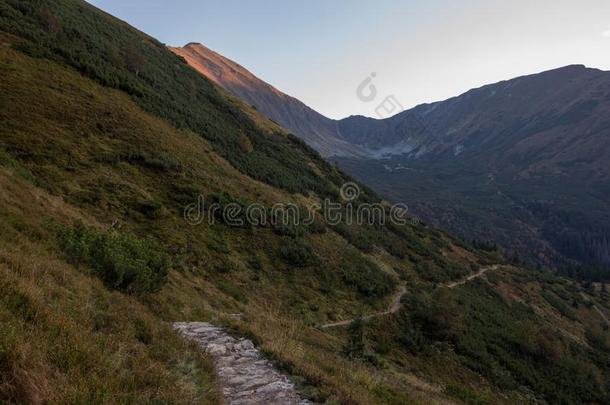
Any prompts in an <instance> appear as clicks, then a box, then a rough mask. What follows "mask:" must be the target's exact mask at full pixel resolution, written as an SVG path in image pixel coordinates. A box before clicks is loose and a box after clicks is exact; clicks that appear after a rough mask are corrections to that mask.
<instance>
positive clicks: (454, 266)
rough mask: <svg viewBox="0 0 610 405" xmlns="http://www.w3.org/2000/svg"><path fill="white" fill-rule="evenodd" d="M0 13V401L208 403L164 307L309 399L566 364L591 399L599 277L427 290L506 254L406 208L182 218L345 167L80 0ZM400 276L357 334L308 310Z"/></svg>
mask: <svg viewBox="0 0 610 405" xmlns="http://www.w3.org/2000/svg"><path fill="white" fill-rule="evenodd" d="M0 28H1V29H2V31H3V33H2V34H0V44H1V45H0V74H1V77H2V81H0V94H1V95H2V97H1V99H0V100H1V103H2V109H1V110H0V119H1V122H2V126H1V127H0V148H1V149H0V185H1V187H0V227H1V231H2V232H0V235H1V236H0V269H1V270H2V271H1V272H0V289H2V293H3V294H2V298H1V299H0V317H1V320H2V330H1V334H0V370H1V371H2V373H1V374H0V400H1V401H8V402H17V403H20V402H45V401H47V402H68V403H82V402H102V403H114V402H134V403H140V402H141V403H150V402H176V403H193V402H206V401H207V402H210V403H215V402H217V401H218V393H217V390H216V388H215V387H216V382H215V381H214V377H213V373H212V370H211V365H210V362H209V360H208V359H207V358H206V357H205V356H204V355H202V354H201V353H199V352H197V351H196V350H194V349H193V348H191V347H187V346H186V345H184V344H183V343H182V341H181V340H180V339H178V338H177V337H176V336H175V335H174V334H173V333H172V332H171V331H170V329H169V326H168V322H172V321H211V322H214V323H217V324H223V325H226V326H227V327H229V328H231V329H232V330H233V332H235V333H239V334H246V335H248V336H250V337H252V338H253V339H254V340H255V341H256V342H257V343H258V344H259V345H260V346H261V347H262V348H263V350H264V351H265V353H266V354H268V355H269V356H270V357H272V358H273V359H274V360H276V361H277V362H278V364H279V365H280V366H282V367H283V368H284V369H285V370H286V371H288V372H290V373H291V374H293V375H294V377H295V379H296V380H297V381H298V382H299V385H300V388H301V389H302V390H303V392H304V394H305V395H308V396H310V397H311V398H312V399H315V400H319V401H336V402H339V403H363V404H371V403H408V402H421V403H426V402H428V401H430V400H431V399H433V400H437V401H447V400H450V399H452V400H456V401H465V402H476V401H479V402H481V401H483V402H484V401H487V402H490V403H491V402H496V403H497V402H506V403H510V402H514V401H522V402H523V401H526V400H528V399H532V398H539V399H546V400H550V401H553V402H561V401H563V402H565V403H574V402H577V399H578V398H579V396H580V395H582V389H580V388H579V387H580V386H581V382H582V381H587V384H588V385H587V387H588V388H587V391H588V392H589V393H590V394H588V396H587V397H584V398H585V400H589V401H591V402H604V401H606V400H607V392H606V384H605V382H606V381H607V378H608V375H609V373H608V364H607V362H605V360H604V359H605V358H607V353H608V346H607V340H608V336H607V331H604V330H603V329H602V328H601V327H600V326H599V322H600V319H599V315H598V314H597V312H596V308H597V309H600V310H602V311H607V308H606V307H605V306H604V305H606V304H607V303H606V302H604V301H602V298H601V297H602V295H600V293H595V294H593V293H592V292H589V293H587V294H588V295H587V298H586V300H585V299H584V298H582V296H581V291H580V290H579V289H578V288H579V287H577V286H572V285H571V284H570V283H568V282H566V281H565V280H562V279H559V278H556V277H554V276H550V275H544V274H537V273H536V274H534V275H530V274H529V273H528V272H527V271H526V270H523V269H516V268H508V267H507V268H504V267H503V268H501V269H500V270H498V272H497V274H496V275H495V276H492V275H488V276H486V277H485V279H480V280H478V281H476V284H468V285H466V286H463V287H459V288H454V289H449V290H446V291H445V289H444V288H443V287H441V286H442V285H443V284H444V283H447V282H449V281H451V280H459V279H461V278H463V277H465V276H467V275H468V274H470V273H471V272H472V271H473V270H478V269H479V268H481V267H484V266H487V265H490V264H495V263H503V262H504V259H503V258H502V256H501V254H500V252H497V251H491V252H486V251H481V250H477V249H475V248H473V247H470V246H467V245H464V244H462V243H460V242H459V241H457V240H455V239H453V238H451V237H449V236H447V235H445V234H443V233H440V232H437V231H434V230H432V229H429V228H427V227H425V226H423V225H421V224H413V223H409V224H407V225H405V226H373V225H372V226H357V225H348V224H346V223H341V224H338V225H332V226H331V225H329V224H326V223H324V221H323V220H322V218H318V221H317V223H316V224H315V225H314V226H288V227H279V226H271V225H267V226H240V227H235V226H229V225H228V224H226V223H216V224H214V225H203V224H202V225H199V226H191V225H188V224H187V223H186V222H185V220H184V218H183V211H184V208H185V206H187V205H188V204H191V203H193V202H196V201H197V196H198V195H199V194H201V195H204V196H205V197H206V198H210V199H212V200H214V201H217V202H218V203H220V204H221V205H226V204H229V203H236V204H241V205H245V204H248V203H250V202H256V203H259V204H262V205H263V206H264V207H266V208H268V207H271V206H272V205H273V204H275V203H278V202H282V203H294V204H297V205H299V206H309V205H311V204H313V203H316V202H318V203H319V202H320V200H321V199H322V198H324V197H331V198H334V199H337V196H338V194H339V193H338V188H339V186H340V185H341V184H342V182H344V181H346V180H348V179H347V177H346V176H345V175H343V174H342V173H340V172H339V171H337V170H336V169H335V168H333V167H332V166H330V165H328V164H327V163H325V162H324V161H323V160H321V159H320V158H319V157H318V156H317V155H316V154H315V153H313V152H312V151H311V150H310V149H308V148H307V147H305V146H303V145H302V144H301V143H299V142H298V141H296V140H295V139H294V138H293V137H292V136H289V135H286V134H285V132H284V131H283V130H282V129H281V128H279V127H277V126H275V125H274V124H273V123H271V122H269V121H266V120H265V119H263V118H262V117H259V116H257V115H256V113H255V112H253V111H252V110H250V109H248V108H247V107H245V106H243V105H242V104H241V103H239V102H238V101H236V100H234V99H232V98H230V97H227V96H226V95H225V94H224V93H223V92H222V91H220V90H218V89H216V88H215V87H213V86H212V85H211V84H210V83H209V82H207V81H206V80H205V79H203V78H201V77H200V76H199V75H198V74H196V73H195V72H194V71H191V70H190V69H189V68H188V67H187V66H186V65H185V64H184V63H183V62H182V61H181V60H180V59H177V58H176V57H174V56H173V55H172V54H171V53H170V52H169V51H167V50H165V48H164V47H163V46H161V45H160V44H158V43H157V42H156V41H154V40H153V39H151V38H149V37H147V36H145V35H144V34H141V33H139V32H138V31H136V30H134V29H132V28H130V27H129V26H127V25H126V24H124V23H122V22H120V21H118V20H116V19H114V18H112V17H110V16H107V15H105V14H103V13H101V12H100V11H98V10H96V9H95V8H93V7H91V6H88V5H87V4H85V3H81V2H76V1H36V2H11V1H2V2H0ZM112 49H115V51H113V50H112ZM138 52H139V53H140V55H141V56H142V57H143V59H144V60H145V62H142V59H141V58H136V59H137V60H136V61H129V60H128V59H129V58H128V55H133V54H134V53H136V54H137V53H138ZM135 62H141V63H135ZM375 199H376V197H375V196H374V195H373V194H372V193H369V192H366V191H365V192H364V193H363V195H362V196H361V198H360V199H359V200H357V201H356V203H357V204H360V203H363V202H367V201H374V200H375ZM77 221H80V222H81V223H83V224H85V225H84V227H83V226H82V225H76V226H75V225H74V224H75V222H77ZM152 252H154V255H152V254H151V253H152ZM157 255H158V257H157ZM152 258H154V260H152ZM165 274H166V275H165ZM399 285H406V286H407V288H408V290H409V296H408V297H406V298H405V304H404V305H405V306H404V307H403V309H402V310H401V311H399V312H398V313H397V314H393V315H389V316H382V317H378V318H374V319H372V320H370V321H369V322H368V323H366V324H365V325H364V329H365V330H364V335H365V337H366V339H367V341H366V342H365V345H364V351H362V352H359V351H358V350H347V349H350V347H349V346H350V344H349V342H352V343H353V342H354V339H353V336H351V337H350V336H347V334H346V333H347V332H346V331H345V330H343V329H341V328H339V329H329V330H321V329H319V328H318V326H319V325H321V324H323V323H329V322H333V321H337V320H341V319H349V318H354V317H357V316H359V315H360V314H368V313H376V312H380V311H384V310H385V309H386V307H387V306H388V305H389V304H390V302H391V301H392V295H393V293H395V292H396V291H397V290H398V286H399ZM551 287H553V288H551ZM443 291H445V292H443ZM545 291H547V292H546V295H545V294H543V293H544V292H545ZM575 300H578V302H577V304H578V308H576V309H572V310H566V308H568V309H570V306H572V305H573V303H574V301H575ZM585 301H586V302H589V304H588V305H587V304H586V302H585ZM593 302H597V304H596V305H597V306H595V307H593ZM445 303H446V304H447V305H446V306H445V305H444V304H445ZM456 308H457V309H456ZM533 308H535V310H534V309H533ZM558 308H559V309H558ZM560 310H561V311H563V312H561V311H560ZM234 313H241V314H242V317H241V319H235V317H233V316H231V314H234ZM552 316H557V317H559V321H556V320H554V321H553V322H554V324H556V325H555V328H553V327H548V330H545V332H544V336H543V338H540V339H538V338H536V339H533V338H532V335H529V334H527V333H519V330H520V328H521V327H522V326H527V328H528V329H525V330H534V329H536V328H540V327H542V326H545V325H548V323H549V321H548V319H555V318H551V317H552ZM462 324H463V325H466V327H462V326H461V325H462ZM496 324H505V327H504V328H495V327H494V326H495V325H496ZM557 328H560V329H557ZM443 331H444V332H443ZM441 332H442V333H441ZM566 336H573V338H572V339H571V338H566ZM574 337H575V338H574ZM570 339H571V340H570ZM414 342H415V343H414ZM356 346H358V345H356ZM547 348H550V349H547ZM352 349H353V348H352ZM547 351H548V352H550V353H551V355H547V354H546V353H547ZM539 352H542V355H540V356H539V357H536V356H538V353H539ZM346 353H351V355H349V356H348V355H346ZM509 360H510V361H509ZM585 363H588V365H584V364H585ZM546 369H548V370H551V371H552V375H553V377H548V378H547V377H545V375H544V373H543V370H546ZM524 370H525V371H524Z"/></svg>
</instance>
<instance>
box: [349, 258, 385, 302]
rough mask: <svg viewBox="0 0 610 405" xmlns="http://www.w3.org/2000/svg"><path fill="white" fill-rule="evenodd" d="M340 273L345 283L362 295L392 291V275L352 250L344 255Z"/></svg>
mask: <svg viewBox="0 0 610 405" xmlns="http://www.w3.org/2000/svg"><path fill="white" fill-rule="evenodd" d="M341 273H342V276H343V280H344V281H345V283H346V284H348V285H350V286H353V287H355V288H356V289H357V290H358V292H359V293H361V294H362V295H364V296H367V297H382V296H384V295H387V294H389V293H390V292H391V291H392V285H393V280H392V277H390V275H388V274H386V273H384V272H383V270H381V269H380V268H379V266H377V265H376V264H375V263H373V262H372V261H370V260H368V259H366V258H365V257H363V256H362V255H361V254H360V253H358V252H356V251H354V250H350V251H349V252H348V254H347V255H346V256H344V259H343V267H342V269H341Z"/></svg>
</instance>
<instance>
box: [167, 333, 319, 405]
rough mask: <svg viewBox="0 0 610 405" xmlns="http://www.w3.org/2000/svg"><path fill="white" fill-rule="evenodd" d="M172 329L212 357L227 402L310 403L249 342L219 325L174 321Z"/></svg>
mask: <svg viewBox="0 0 610 405" xmlns="http://www.w3.org/2000/svg"><path fill="white" fill-rule="evenodd" d="M174 328H175V329H177V330H178V331H180V333H181V334H182V335H183V336H184V337H185V338H187V339H190V340H193V341H195V342H197V343H198V344H199V345H200V346H201V347H202V348H203V349H204V350H205V351H206V352H207V353H208V354H210V355H211V356H212V357H213V358H214V364H215V366H216V373H217V375H218V379H219V381H220V385H221V386H222V392H223V395H224V398H225V401H226V403H227V404H229V405H241V404H248V405H251V404H252V405H259V404H260V405H263V404H264V405H296V404H299V405H300V404H303V405H305V404H311V402H309V401H307V400H304V399H302V398H301V397H300V396H299V395H298V393H297V392H296V389H295V386H294V384H293V383H291V382H290V380H289V379H288V377H287V376H286V375H284V374H282V373H281V372H279V371H278V370H277V369H276V368H275V367H274V366H273V364H271V362H269V361H268V360H265V358H264V357H263V356H262V354H261V352H260V351H259V350H258V349H257V348H256V347H254V344H253V343H252V341H250V340H248V339H245V338H239V339H238V338H234V337H233V336H231V335H229V334H228V333H226V332H225V331H224V330H223V329H222V328H219V327H216V326H213V325H211V324H209V323H205V322H177V323H175V324H174Z"/></svg>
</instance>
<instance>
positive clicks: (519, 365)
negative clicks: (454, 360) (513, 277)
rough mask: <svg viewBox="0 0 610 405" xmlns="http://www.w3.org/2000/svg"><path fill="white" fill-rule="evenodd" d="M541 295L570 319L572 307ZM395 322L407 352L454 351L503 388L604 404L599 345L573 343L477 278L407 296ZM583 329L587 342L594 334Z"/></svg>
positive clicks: (605, 366)
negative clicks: (460, 285) (451, 287)
mask: <svg viewBox="0 0 610 405" xmlns="http://www.w3.org/2000/svg"><path fill="white" fill-rule="evenodd" d="M553 290H554V291H555V290H556V291H562V292H561V294H563V295H566V298H567V300H570V299H571V300H574V301H576V302H577V301H578V300H579V299H580V297H579V296H578V294H577V293H575V292H569V291H567V290H564V289H559V288H553ZM543 295H544V297H545V299H547V300H548V301H549V302H550V304H551V305H552V306H553V307H555V308H556V309H558V310H559V311H560V313H561V314H562V315H563V316H565V317H566V318H568V319H575V313H574V311H573V309H572V308H570V307H568V306H567V305H566V304H565V301H562V300H561V299H560V298H559V297H558V295H557V294H556V293H554V292H551V291H545V292H544V293H543ZM568 302H569V301H568ZM400 322H401V332H400V337H399V342H400V344H401V345H403V347H404V348H405V349H406V350H409V351H411V352H413V353H428V355H432V353H434V352H435V351H438V350H441V351H447V350H452V351H455V353H456V354H457V355H458V356H459V358H460V361H461V362H462V363H463V364H464V365H465V366H467V367H469V368H471V369H472V370H473V371H475V372H477V373H481V374H482V375H484V376H485V377H486V378H488V379H489V380H490V381H492V382H493V383H494V384H497V385H498V386H499V387H502V388H503V389H506V390H515V389H519V387H522V386H528V387H531V388H532V389H533V390H534V392H537V393H539V394H540V395H541V396H542V397H543V398H544V399H545V400H547V401H549V402H550V403H565V404H577V403H583V402H585V403H605V402H606V401H608V391H607V387H606V385H605V382H604V380H603V379H601V378H600V373H607V372H608V371H609V370H610V363H609V362H608V361H607V356H608V348H607V347H603V345H604V343H600V344H599V345H598V348H599V347H602V349H597V350H601V351H599V352H597V351H595V350H592V349H587V348H584V347H582V346H579V345H575V344H574V342H573V341H571V340H570V338H569V337H568V336H562V335H561V334H559V335H558V334H557V330H556V329H554V328H553V326H552V325H550V324H549V325H542V326H541V325H540V324H539V322H540V320H539V319H537V317H536V315H535V314H534V312H533V311H532V310H531V308H530V307H529V306H527V305H524V304H518V303H513V304H510V305H509V304H507V302H506V301H505V300H504V299H503V298H502V297H501V296H500V295H499V294H498V293H497V292H495V291H494V290H493V289H489V288H488V287H487V286H485V284H484V283H483V282H472V283H470V284H469V285H468V286H466V287H464V288H460V289H454V290H451V292H450V291H448V290H438V291H436V292H432V293H423V292H422V293H419V294H413V295H412V296H410V297H409V300H408V302H407V305H406V307H405V309H404V311H402V312H401V321H400ZM588 333H590V334H591V339H595V337H594V336H600V335H599V334H597V335H596V334H595V333H594V332H588ZM598 341H601V342H604V339H599V340H598ZM450 348H451V349H450ZM602 370H603V371H602Z"/></svg>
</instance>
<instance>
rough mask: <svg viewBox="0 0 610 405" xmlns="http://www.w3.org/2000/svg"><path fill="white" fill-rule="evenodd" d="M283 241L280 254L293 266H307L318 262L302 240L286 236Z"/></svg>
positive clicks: (309, 247) (311, 250)
mask: <svg viewBox="0 0 610 405" xmlns="http://www.w3.org/2000/svg"><path fill="white" fill-rule="evenodd" d="M283 241H284V243H283V244H282V247H281V248H280V256H281V258H282V259H284V261H286V263H288V264H290V265H292V266H294V267H308V266H313V265H314V264H316V263H318V257H317V256H316V254H315V253H314V251H313V249H312V248H311V246H309V245H308V244H307V243H306V242H305V241H304V240H302V239H292V238H289V237H286V238H284V239H283Z"/></svg>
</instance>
